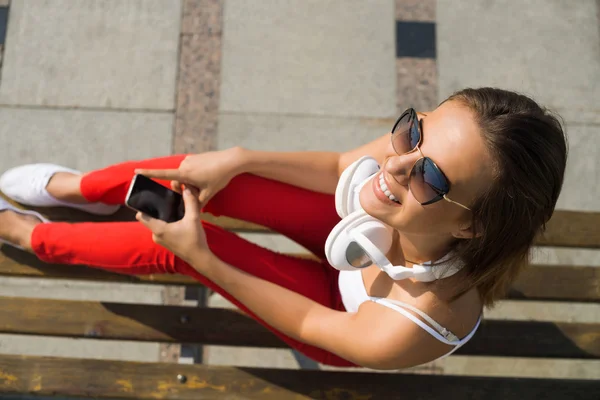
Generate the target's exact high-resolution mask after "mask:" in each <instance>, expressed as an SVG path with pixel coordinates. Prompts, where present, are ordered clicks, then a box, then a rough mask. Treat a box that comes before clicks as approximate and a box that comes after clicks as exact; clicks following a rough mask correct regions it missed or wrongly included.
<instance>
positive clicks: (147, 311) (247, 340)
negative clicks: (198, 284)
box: [0, 297, 600, 359]
mask: <svg viewBox="0 0 600 400" xmlns="http://www.w3.org/2000/svg"><path fill="white" fill-rule="evenodd" d="M0 332H1V333H12V334H32V335H33V334H35V335H45V336H61V337H78V338H95V339H108V340H138V341H152V342H167V343H194V344H210V345H227V346H253V347H272V348H285V347H287V346H286V345H285V344H284V343H283V342H281V341H280V340H279V339H277V338H276V337H275V336H274V335H273V334H272V333H271V332H270V331H268V330H267V329H266V328H264V327H263V326H261V325H259V324H258V323H257V322H255V321H254V320H253V319H251V318H250V317H248V316H246V315H245V314H242V313H240V312H238V311H236V310H231V309H219V308H195V307H181V306H168V305H146V304H120V303H107V302H92V301H71V300H49V299H30V298H20V297H0ZM457 354H463V355H487V356H490V355H491V356H504V357H553V358H573V359H575V358H576V359H600V324H581V323H553V322H534V321H504V320H486V321H484V323H483V324H482V326H481V327H480V328H479V330H478V332H477V334H476V335H475V336H474V337H473V339H472V340H471V341H470V342H468V343H467V344H466V345H465V346H464V347H463V348H461V349H460V350H459V351H458V353H457Z"/></svg>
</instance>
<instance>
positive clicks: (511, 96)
mask: <svg viewBox="0 0 600 400" xmlns="http://www.w3.org/2000/svg"><path fill="white" fill-rule="evenodd" d="M446 101H459V102H461V103H462V104H464V105H465V106H467V107H468V108H469V109H471V110H472V111H473V113H474V114H475V119H476V122H477V124H478V125H479V128H480V131H481V135H482V137H483V140H484V143H485V145H486V147H487V149H488V151H489V153H490V155H491V158H492V160H493V177H494V178H493V180H492V182H491V184H490V185H489V187H488V188H487V190H486V191H485V192H484V193H483V194H482V195H481V196H480V197H479V198H478V199H476V201H475V202H474V203H473V204H471V208H472V216H473V219H472V223H473V227H474V229H475V230H476V233H477V234H478V236H475V237H474V238H473V239H469V240H460V241H458V242H457V243H456V244H455V248H454V251H455V254H456V255H457V257H459V259H460V260H461V261H462V263H463V264H464V265H465V267H464V269H465V270H466V276H467V279H466V281H465V286H464V287H462V288H461V290H460V293H459V295H460V294H462V293H465V292H466V291H467V290H469V289H471V288H473V287H476V288H477V289H478V292H479V294H480V296H481V299H482V301H483V303H484V305H485V306H488V307H489V306H491V305H493V303H494V302H495V301H496V300H498V299H500V298H502V297H503V296H504V295H505V293H506V291H507V289H508V288H509V285H510V284H511V283H512V282H513V281H514V280H515V278H516V277H517V275H518V273H519V272H520V271H521V270H522V269H523V267H524V266H525V265H526V264H527V263H528V261H529V251H530V248H531V246H532V245H533V242H534V240H535V238H536V236H537V235H538V234H540V233H542V232H543V231H544V230H545V227H546V222H547V221H548V220H549V219H550V217H551V216H552V213H553V212H554V208H555V206H556V201H557V200H558V195H559V194H560V190H561V188H562V184H563V179H564V173H565V168H566V162H567V138H566V135H565V133H564V131H563V128H562V126H561V123H560V122H559V120H558V118H557V117H556V116H554V115H553V114H552V113H551V112H549V111H548V110H547V109H545V108H543V107H541V106H540V105H538V104H537V103H536V102H535V101H534V100H532V99H531V98H529V97H527V96H524V95H522V94H518V93H515V92H510V91H506V90H501V89H496V88H480V89H470V88H469V89H464V90H461V91H458V92H456V93H454V94H453V95H451V96H450V97H449V98H448V99H447V100H446ZM459 295H458V296H459ZM458 296H456V297H458Z"/></svg>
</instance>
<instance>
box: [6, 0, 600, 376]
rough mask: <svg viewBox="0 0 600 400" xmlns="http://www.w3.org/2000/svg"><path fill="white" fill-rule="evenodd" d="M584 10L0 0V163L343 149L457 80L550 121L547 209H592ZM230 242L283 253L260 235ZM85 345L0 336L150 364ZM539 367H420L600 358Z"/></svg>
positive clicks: (563, 367)
mask: <svg viewBox="0 0 600 400" xmlns="http://www.w3.org/2000/svg"><path fill="white" fill-rule="evenodd" d="M598 12H599V9H598V2H597V1H594V0H580V1H578V2H564V1H561V0H544V1H542V0H537V1H531V2H520V3H519V5H518V6H517V5H516V4H515V3H514V2H512V1H509V0H504V1H496V2H488V1H486V2H481V1H476V0H470V1H468V0H461V1H454V0H439V1H437V2H436V1H433V0H424V1H423V0H422V1H413V0H395V1H394V0H375V1H371V2H368V4H367V3H366V2H364V1H360V0H329V1H327V2H322V1H317V0H310V1H305V0H303V1H300V0H287V1H274V0H269V1H261V2H256V1H251V0H168V1H167V0H104V1H90V2H74V1H69V0H36V1H24V0H11V1H10V8H9V13H8V15H9V17H8V30H7V34H6V41H5V43H3V47H4V54H3V65H2V71H1V81H0V120H2V121H3V123H2V124H0V139H2V142H3V143H6V144H8V145H5V146H3V147H2V149H0V167H1V169H6V168H9V167H11V166H14V165H18V164H22V163H26V162H34V161H35V162H38V161H50V162H56V163H61V164H65V165H68V166H70V167H74V168H80V169H82V170H88V169H93V168H98V167H101V166H104V165H106V164H109V163H114V162H119V161H123V160H127V159H136V158H147V157H153V156H157V155H165V154H170V153H173V152H191V151H203V150H208V149H214V148H227V147H230V146H233V145H243V146H246V147H249V148H257V149H258V148H260V149H269V150H310V149H324V150H345V149H349V148H352V147H355V146H357V145H358V144H361V143H364V142H366V141H369V140H371V139H372V138H374V137H377V136H379V135H381V134H382V133H385V132H387V131H389V129H390V128H391V124H392V123H393V121H394V118H395V117H396V116H397V114H398V112H399V111H400V110H403V109H405V108H407V107H408V106H411V105H412V106H414V107H416V108H418V109H421V110H424V109H431V108H433V107H435V105H436V104H437V102H438V101H440V100H442V99H444V98H445V97H446V96H447V95H448V94H450V93H451V92H452V91H454V90H456V89H460V88H462V87H465V86H482V85H499V86H502V87H505V88H509V89H517V90H521V91H525V92H526V93H529V94H532V95H533V96H534V97H535V98H537V99H538V100H540V101H541V102H543V103H545V104H546V105H547V106H549V107H551V108H553V109H556V110H557V111H558V112H559V113H561V114H562V115H563V116H564V118H565V121H566V126H567V129H568V133H569V135H570V144H571V153H570V159H569V167H568V171H567V179H566V182H565V189H564V190H563V193H562V195H561V199H560V203H559V204H560V207H561V208H566V209H581V210H593V211H600V201H599V200H598V195H600V192H599V191H600V187H599V186H598V185H597V184H595V182H596V179H595V177H596V174H597V173H598V172H600V163H599V162H598V154H597V153H598V151H600V150H598V149H600V146H599V145H598V144H599V143H600V139H599V138H600V137H599V136H598V134H599V130H598V126H599V122H600V110H599V109H598V107H597V106H596V105H595V104H596V101H595V100H596V99H598V95H599V94H600V93H599V92H600V87H599V86H598V85H599V84H598V82H600V79H599V78H600V57H599V56H600V40H599V26H600V25H599V19H598ZM399 33H401V35H400V36H399ZM430 33H431V35H430ZM430 36H431V37H430ZM246 237H247V238H248V239H249V240H252V241H255V242H257V243H260V244H263V245H265V246H267V247H270V248H274V249H277V250H279V251H286V250H292V251H294V250H298V249H299V248H298V246H297V245H296V244H294V243H292V242H290V241H289V240H286V239H283V238H280V237H277V236H273V235H246ZM300 250H301V249H300ZM536 259H538V260H548V261H549V262H552V263H555V264H559V263H574V264H580V265H589V264H591V265H596V266H598V265H600V252H597V251H576V252H575V251H560V250H558V249H550V250H544V251H540V252H538V253H536ZM24 282H26V283H24ZM169 290H173V289H166V288H157V287H156V286H152V287H144V286H139V285H131V287H129V286H124V285H114V284H110V285H102V284H83V283H77V282H67V283H62V282H60V283H59V282H43V281H35V280H27V281H25V280H15V279H7V278H2V279H0V295H11V294H18V295H24V294H23V293H24V292H25V293H27V294H28V295H32V296H42V297H43V296H47V297H56V298H82V299H83V298H89V299H97V300H103V299H106V300H109V299H110V300H113V301H139V302H148V303H157V302H162V301H164V299H166V298H176V297H177V296H178V295H176V294H173V293H170V294H169ZM178 293H179V296H180V294H181V292H178ZM180 297H181V296H180ZM211 304H212V305H224V304H225V303H224V300H223V299H221V298H219V297H218V296H213V298H212V299H211ZM488 315H489V316H494V317H498V318H503V317H506V316H509V315H510V316H511V317H515V316H516V317H517V318H524V319H542V320H543V319H557V320H568V321H581V322H600V317H599V315H600V313H598V307H597V306H596V305H572V304H558V305H556V307H554V308H553V309H552V310H547V309H542V308H540V307H539V306H537V307H536V305H535V304H533V305H527V306H523V305H521V304H520V303H517V302H502V303H501V305H500V306H499V307H498V308H497V309H495V310H493V311H491V312H490V313H488ZM76 342H77V343H82V344H81V345H79V344H76ZM83 342H86V343H83ZM77 346H79V347H77ZM102 346H106V344H96V342H91V341H87V340H85V341H83V340H81V341H74V340H61V339H56V341H52V342H49V341H48V342H39V341H35V339H33V341H32V339H31V338H23V337H14V336H7V335H0V352H6V353H20V354H23V353H25V352H31V353H34V354H63V355H69V356H81V357H102V356H108V357H110V358H122V359H139V360H158V359H159V358H160V351H159V347H158V345H154V344H143V345H137V344H131V343H120V344H118V343H112V344H110V346H113V347H110V348H109V347H102ZM163 350H164V349H163ZM206 350H207V351H206V357H205V361H206V362H207V363H211V364H229V365H231V364H235V365H263V366H272V365H276V366H287V367H300V366H302V367H306V368H317V367H320V368H323V367H322V366H318V365H315V364H314V363H311V362H309V361H307V360H305V359H303V358H301V357H298V356H297V355H295V354H293V353H292V352H290V351H288V350H268V351H265V350H251V349H234V350H232V349H226V348H222V347H209V348H207V349H206ZM536 363H537V364H536ZM538 364H539V362H538V361H535V360H525V359H516V360H515V359H510V360H509V359H494V360H493V361H492V360H490V359H486V358H474V357H472V358H466V357H460V356H453V357H451V358H449V359H447V360H445V361H443V362H437V363H435V364H432V365H429V366H426V367H425V368H422V370H426V371H429V372H432V373H442V372H445V373H470V372H473V371H476V372H477V373H481V374H491V375H494V374H501V375H510V374H512V375H515V376H520V375H534V376H535V375H538V376H552V375H554V376H561V377H582V378H593V377H595V376H598V375H600V363H588V364H586V365H587V366H588V367H587V368H583V367H582V364H581V363H578V362H576V361H571V360H565V361H560V362H557V363H556V364H555V365H552V366H550V367H547V368H550V369H549V370H545V369H541V367H540V366H539V365H538Z"/></svg>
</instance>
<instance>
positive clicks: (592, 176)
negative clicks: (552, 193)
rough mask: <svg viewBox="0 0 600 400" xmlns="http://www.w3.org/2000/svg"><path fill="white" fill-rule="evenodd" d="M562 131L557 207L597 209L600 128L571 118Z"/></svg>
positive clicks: (599, 193) (599, 196)
mask: <svg viewBox="0 0 600 400" xmlns="http://www.w3.org/2000/svg"><path fill="white" fill-rule="evenodd" d="M599 64H600V62H599ZM566 132H567V136H568V142H569V155H568V159H567V170H566V173H565V181H564V184H563V189H562V191H561V193H560V197H559V199H558V204H557V208H561V209H570V210H581V211H584V210H585V211H600V185H598V175H600V128H599V126H598V125H596V124H593V125H592V124H581V123H579V122H576V121H574V122H567V124H566Z"/></svg>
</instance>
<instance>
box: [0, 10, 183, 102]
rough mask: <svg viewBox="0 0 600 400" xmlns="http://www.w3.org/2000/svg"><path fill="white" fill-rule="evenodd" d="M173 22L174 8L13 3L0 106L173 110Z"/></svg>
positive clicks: (177, 25)
mask: <svg viewBox="0 0 600 400" xmlns="http://www.w3.org/2000/svg"><path fill="white" fill-rule="evenodd" d="M180 16H181V2H180V0H173V1H162V0H129V1H120V0H105V1H94V2H87V1H75V2H74V1H71V0H38V1H34V2H33V1H29V2H27V1H24V0H14V1H13V2H12V3H11V6H10V23H9V26H8V34H7V41H6V44H7V48H6V53H5V59H4V66H3V70H2V86H1V87H0V102H1V103H3V104H17V105H37V106H50V107H102V108H125V109H158V110H173V109H174V103H175V77H176V73H177V69H176V66H177V49H178V40H179V29H180V22H181V21H180V19H181V18H180ZM32 60H35V62H32Z"/></svg>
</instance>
